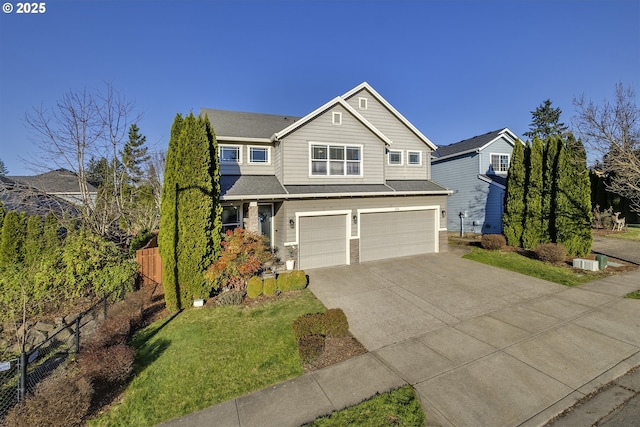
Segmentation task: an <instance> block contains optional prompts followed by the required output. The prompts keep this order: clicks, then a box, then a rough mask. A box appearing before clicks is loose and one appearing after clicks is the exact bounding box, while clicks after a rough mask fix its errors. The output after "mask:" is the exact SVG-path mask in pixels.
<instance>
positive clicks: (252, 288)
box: [247, 276, 262, 299]
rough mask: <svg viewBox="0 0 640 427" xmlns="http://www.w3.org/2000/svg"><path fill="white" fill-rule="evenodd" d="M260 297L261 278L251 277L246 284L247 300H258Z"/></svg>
mask: <svg viewBox="0 0 640 427" xmlns="http://www.w3.org/2000/svg"><path fill="white" fill-rule="evenodd" d="M260 295H262V278H261V277H258V276H253V277H252V278H251V279H249V281H248V282H247V296H248V297H249V298H252V299H254V298H258V297H259V296H260Z"/></svg>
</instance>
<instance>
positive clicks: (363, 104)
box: [358, 98, 369, 110]
mask: <svg viewBox="0 0 640 427" xmlns="http://www.w3.org/2000/svg"><path fill="white" fill-rule="evenodd" d="M368 103H369V100H368V99H367V98H358V108H360V109H361V110H366V109H367V107H368Z"/></svg>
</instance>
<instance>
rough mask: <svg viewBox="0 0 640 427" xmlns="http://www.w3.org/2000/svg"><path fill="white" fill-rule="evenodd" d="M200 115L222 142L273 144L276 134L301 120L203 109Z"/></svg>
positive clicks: (289, 117)
mask: <svg viewBox="0 0 640 427" xmlns="http://www.w3.org/2000/svg"><path fill="white" fill-rule="evenodd" d="M200 113H201V114H205V115H206V116H207V117H208V118H209V121H210V122H211V125H212V126H213V129H214V130H215V132H216V138H218V139H221V140H225V139H235V140H237V139H238V138H247V139H263V140H264V141H263V142H271V140H270V138H271V136H272V135H273V134H274V133H276V132H278V131H280V130H282V129H284V128H286V127H288V126H290V125H291V124H292V123H294V122H296V121H297V120H299V119H300V117H297V116H281V115H276V114H261V113H246V112H241V111H228V110H216V109H213V108H201V109H200Z"/></svg>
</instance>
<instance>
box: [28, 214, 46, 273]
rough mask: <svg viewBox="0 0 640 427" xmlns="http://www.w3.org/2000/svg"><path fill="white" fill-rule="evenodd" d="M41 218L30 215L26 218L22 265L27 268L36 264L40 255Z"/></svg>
mask: <svg viewBox="0 0 640 427" xmlns="http://www.w3.org/2000/svg"><path fill="white" fill-rule="evenodd" d="M42 234H43V224H42V218H40V217H39V216H38V215H32V216H30V217H29V219H27V235H26V237H25V242H24V265H25V266H26V267H27V268H29V267H33V266H35V265H36V264H37V262H38V260H40V257H41V255H42V243H43V239H42V237H43V236H42Z"/></svg>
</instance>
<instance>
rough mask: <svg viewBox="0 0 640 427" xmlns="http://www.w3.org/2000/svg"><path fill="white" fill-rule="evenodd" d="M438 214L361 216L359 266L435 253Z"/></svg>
mask: <svg viewBox="0 0 640 427" xmlns="http://www.w3.org/2000/svg"><path fill="white" fill-rule="evenodd" d="M435 215H436V210H435V209H429V210H406V211H392V212H367V213H361V214H360V262H365V261H375V260H379V259H387V258H396V257H402V256H410V255H418V254H425V253H432V252H436V245H437V230H436V216H435Z"/></svg>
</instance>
